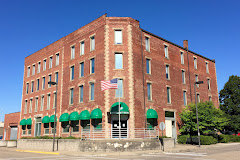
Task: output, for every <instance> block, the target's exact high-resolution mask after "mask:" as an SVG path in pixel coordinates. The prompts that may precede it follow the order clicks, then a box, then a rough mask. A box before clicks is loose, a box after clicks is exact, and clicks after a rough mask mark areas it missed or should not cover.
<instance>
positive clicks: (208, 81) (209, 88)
mask: <svg viewBox="0 0 240 160" xmlns="http://www.w3.org/2000/svg"><path fill="white" fill-rule="evenodd" d="M207 84H208V90H211V87H210V79H207Z"/></svg>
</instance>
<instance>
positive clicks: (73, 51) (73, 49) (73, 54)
mask: <svg viewBox="0 0 240 160" xmlns="http://www.w3.org/2000/svg"><path fill="white" fill-rule="evenodd" d="M74 58H75V46H72V47H71V59H74Z"/></svg>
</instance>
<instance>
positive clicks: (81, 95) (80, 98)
mask: <svg viewBox="0 0 240 160" xmlns="http://www.w3.org/2000/svg"><path fill="white" fill-rule="evenodd" d="M79 102H80V103H81V102H83V85H81V86H79Z"/></svg>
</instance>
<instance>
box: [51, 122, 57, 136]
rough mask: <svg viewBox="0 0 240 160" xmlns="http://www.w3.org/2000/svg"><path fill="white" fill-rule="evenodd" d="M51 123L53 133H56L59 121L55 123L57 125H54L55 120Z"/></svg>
mask: <svg viewBox="0 0 240 160" xmlns="http://www.w3.org/2000/svg"><path fill="white" fill-rule="evenodd" d="M50 124H51V132H52V134H53V133H54V132H55V133H56V125H57V123H56V124H55V127H54V122H51V123H50Z"/></svg>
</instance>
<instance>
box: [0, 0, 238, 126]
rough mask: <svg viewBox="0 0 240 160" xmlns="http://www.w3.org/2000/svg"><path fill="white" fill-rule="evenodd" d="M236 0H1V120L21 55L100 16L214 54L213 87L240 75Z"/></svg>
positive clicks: (9, 106)
mask: <svg viewBox="0 0 240 160" xmlns="http://www.w3.org/2000/svg"><path fill="white" fill-rule="evenodd" d="M239 8H240V1H238V0H231V1H229V0H228V1H227V0H225V1H223V0H210V1H209V0H194V1H193V0H181V1H179V0H167V1H166V0H156V1H151V0H148V1H142V0H138V1H131V0H121V1H112V0H109V1H105V0H101V1H99V0H97V1H80V0H78V1H77V0H65V1H64V0H51V1H50V0H34V1H33V0H21V1H20V0H6V1H4V0H1V1H0V57H1V61H0V75H1V78H0V121H1V120H3V119H4V118H3V117H4V114H6V113H11V112H17V111H20V108H21V98H22V83H23V69H24V58H25V57H26V56H28V55H30V54H32V53H34V52H36V51H38V50H40V49H41V48H44V47H45V46H47V45H49V44H51V43H52V42H54V41H56V40H58V39H60V38H61V37H64V36H66V35H67V34H69V33H71V32H73V31H74V30H76V29H78V28H80V27H82V26H83V25H85V24H87V23H89V22H91V21H92V20H94V19H96V18H98V17H100V16H101V15H103V14H104V13H107V14H108V16H109V17H110V16H118V17H132V18H134V19H137V20H139V21H140V26H141V28H143V29H145V30H147V31H149V32H152V33H154V34H156V35H158V36H160V37H163V38H165V39H167V40H170V41H172V42H174V43H176V44H179V45H181V46H182V43H183V42H182V41H183V40H184V39H187V40H188V41H189V49H190V50H192V51H194V52H196V53H198V54H201V55H203V56H206V57H208V58H210V59H216V67H217V78H218V89H219V91H220V90H221V89H222V88H223V86H224V84H225V83H226V82H227V81H228V77H229V76H230V75H238V76H239V75H240V69H239V68H240V65H239V59H240V54H239V46H240V45H239V43H240V20H239V17H240V9H239Z"/></svg>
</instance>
